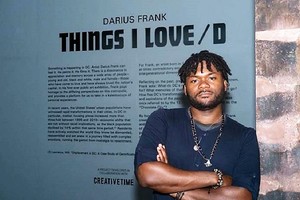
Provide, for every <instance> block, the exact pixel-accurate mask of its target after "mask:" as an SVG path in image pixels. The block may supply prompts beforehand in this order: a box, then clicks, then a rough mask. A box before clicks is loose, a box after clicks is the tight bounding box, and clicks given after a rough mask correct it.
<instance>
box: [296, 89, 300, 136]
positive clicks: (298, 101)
mask: <svg viewBox="0 0 300 200" xmlns="http://www.w3.org/2000/svg"><path fill="white" fill-rule="evenodd" d="M295 94H296V95H295V102H296V110H297V111H298V112H300V85H296V86H295ZM299 133H300V131H299Z"/></svg>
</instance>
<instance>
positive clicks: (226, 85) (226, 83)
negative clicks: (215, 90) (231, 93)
mask: <svg viewBox="0 0 300 200" xmlns="http://www.w3.org/2000/svg"><path fill="white" fill-rule="evenodd" d="M228 87H229V83H228V82H227V81H226V80H224V88H225V91H227V90H228Z"/></svg>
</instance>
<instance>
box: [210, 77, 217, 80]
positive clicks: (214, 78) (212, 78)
mask: <svg viewBox="0 0 300 200" xmlns="http://www.w3.org/2000/svg"><path fill="white" fill-rule="evenodd" d="M216 79H217V77H215V76H210V77H209V80H212V81H214V80H216Z"/></svg>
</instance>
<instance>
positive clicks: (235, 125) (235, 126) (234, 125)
mask: <svg viewBox="0 0 300 200" xmlns="http://www.w3.org/2000/svg"><path fill="white" fill-rule="evenodd" d="M226 124H227V126H228V127H229V128H230V129H231V130H237V131H238V132H244V133H255V132H256V131H255V129H254V128H252V127H247V126H245V125H243V124H241V123H240V122H238V121H237V120H235V119H232V118H231V117H228V116H227V117H226Z"/></svg>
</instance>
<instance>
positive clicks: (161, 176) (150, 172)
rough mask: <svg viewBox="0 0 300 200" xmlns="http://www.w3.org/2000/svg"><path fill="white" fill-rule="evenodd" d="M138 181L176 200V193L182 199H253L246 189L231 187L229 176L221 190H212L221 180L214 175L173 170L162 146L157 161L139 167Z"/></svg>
mask: <svg viewBox="0 0 300 200" xmlns="http://www.w3.org/2000/svg"><path fill="white" fill-rule="evenodd" d="M137 179H138V181H139V183H140V185H141V186H143V187H148V188H151V189H153V190H156V191H158V192H160V193H165V194H169V195H171V196H172V197H175V196H176V193H177V192H182V191H184V195H183V197H182V200H187V199H191V200H206V199H214V200H218V199H222V200H226V199H228V200H229V199H230V200H234V199H238V200H241V199H242V200H251V199H252V195H251V193H250V192H249V191H248V190H247V189H245V188H242V187H235V186H232V185H231V184H232V178H231V177H230V176H227V175H224V176H223V181H224V183H223V185H222V187H220V188H217V189H215V190H214V189H210V188H211V186H213V185H216V183H217V181H218V177H217V175H216V173H215V172H207V171H186V170H181V169H178V168H175V167H172V166H171V165H169V164H168V158H167V154H166V149H165V147H164V146H163V145H159V146H158V147H157V161H153V162H147V163H143V164H141V165H140V166H139V167H138V169H137Z"/></svg>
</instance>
